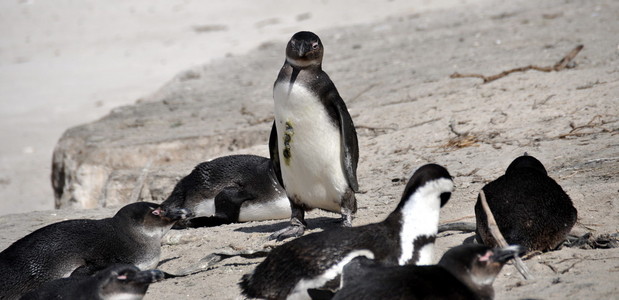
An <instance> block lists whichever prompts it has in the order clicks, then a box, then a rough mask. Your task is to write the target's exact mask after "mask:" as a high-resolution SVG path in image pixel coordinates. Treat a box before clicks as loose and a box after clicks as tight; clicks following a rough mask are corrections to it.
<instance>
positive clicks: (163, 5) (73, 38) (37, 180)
mask: <svg viewBox="0 0 619 300" xmlns="http://www.w3.org/2000/svg"><path fill="white" fill-rule="evenodd" d="M426 2H427V1H420V0H418V1H404V0H397V1H367V0H366V1H332V2H327V1H321V2H317V3H314V2H300V3H297V2H292V1H282V0H269V1H251V0H232V1H181V0H174V1H165V0H152V1H150V0H147V1H144V0H142V1H105V2H101V1H94V0H85V1H77V2H75V1H67V0H59V1H54V2H48V1H36V0H20V1H17V0H15V1H13V0H11V1H2V2H1V3H0V37H1V39H0V128H2V130H1V131H0V140H2V141H3V142H2V145H0V199H1V200H0V215H3V214H10V213H19V212H27V211H32V210H44V209H53V207H54V206H53V204H54V200H53V194H52V189H51V184H50V179H49V177H50V173H51V170H50V166H51V157H52V151H53V148H54V145H55V144H56V142H57V141H58V139H59V138H60V136H61V134H62V133H63V132H64V131H65V130H66V129H67V128H69V127H72V126H76V125H79V124H82V123H86V122H90V121H94V120H96V119H98V118H100V117H102V116H104V115H105V114H107V113H108V112H109V111H110V110H111V109H112V108H114V107H117V106H119V105H127V104H131V103H134V102H135V101H136V100H138V99H141V98H143V97H146V96H147V95H148V94H150V93H153V92H154V91H155V90H156V89H157V88H159V87H160V86H162V85H163V84H164V83H165V82H166V81H168V80H170V79H171V78H172V77H173V76H174V75H175V74H176V73H178V72H180V71H182V70H184V69H187V68H190V67H194V66H197V65H201V64H203V63H207V62H210V61H213V60H215V59H220V58H223V57H225V56H227V55H228V56H229V55H235V54H242V53H246V52H247V51H249V50H251V49H253V48H255V47H257V46H258V45H260V44H261V43H263V42H265V41H269V40H273V39H276V40H281V41H284V40H286V39H287V38H289V37H290V35H291V34H292V33H294V32H296V31H299V30H303V29H311V30H320V29H325V28H330V27H333V26H343V25H353V24H360V23H367V22H370V21H377V20H381V19H383V18H385V17H386V16H389V15H394V14H402V13H419V12H422V11H426V10H430V9H436V8H440V7H452V6H456V7H457V6H460V5H462V4H464V3H466V2H467V1H460V2H458V3H451V2H450V1H434V2H427V3H426Z"/></svg>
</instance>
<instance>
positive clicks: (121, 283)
mask: <svg viewBox="0 0 619 300" xmlns="http://www.w3.org/2000/svg"><path fill="white" fill-rule="evenodd" d="M163 277H164V274H163V272H161V271H159V270H148V271H142V272H140V270H139V269H138V268H137V267H135V266H133V265H123V264H116V265H112V266H110V267H108V268H106V269H104V270H101V271H99V272H97V273H96V274H95V275H92V276H71V277H67V278H61V279H56V280H53V281H49V282H46V283H44V284H43V285H41V287H39V288H38V289H36V290H34V291H31V292H29V293H27V294H26V295H24V296H23V297H22V298H21V300H47V299H74V300H105V299H127V298H123V296H125V297H126V296H127V295H131V296H133V297H135V298H131V299H137V298H138V296H139V297H140V298H141V297H143V296H144V294H145V293H146V290H147V289H148V286H149V285H150V284H151V283H153V282H156V281H159V280H161V279H163ZM114 297H117V298H114Z"/></svg>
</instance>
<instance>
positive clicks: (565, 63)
mask: <svg viewBox="0 0 619 300" xmlns="http://www.w3.org/2000/svg"><path fill="white" fill-rule="evenodd" d="M583 47H584V46H583V45H578V46H576V47H575V48H574V49H572V51H570V52H569V53H568V54H567V55H565V56H564V57H563V58H561V60H559V61H558V62H557V63H556V64H554V65H553V66H546V67H540V66H535V65H528V66H526V67H519V68H514V69H511V70H507V71H503V72H501V73H499V74H495V75H491V76H484V75H482V74H460V73H458V72H455V73H453V74H451V75H449V78H467V77H473V78H481V79H482V80H483V81H484V83H488V82H491V81H494V80H497V79H499V78H503V77H505V76H507V75H509V74H511V73H515V72H526V71H529V70H536V71H540V72H552V71H555V72H558V71H561V70H563V69H565V68H570V67H571V64H570V62H571V61H572V60H573V59H574V57H576V55H578V52H580V50H582V48H583Z"/></svg>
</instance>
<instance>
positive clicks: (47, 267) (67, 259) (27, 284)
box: [0, 202, 188, 299]
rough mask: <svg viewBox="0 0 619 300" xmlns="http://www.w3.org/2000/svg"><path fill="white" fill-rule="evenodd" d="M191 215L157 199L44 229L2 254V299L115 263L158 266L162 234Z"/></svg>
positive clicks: (0, 280) (148, 267) (143, 268)
mask: <svg viewBox="0 0 619 300" xmlns="http://www.w3.org/2000/svg"><path fill="white" fill-rule="evenodd" d="M187 215H188V211H187V210H184V209H183V210H168V211H164V210H162V209H161V208H160V207H159V205H157V204H155V203H148V202H136V203H131V204H128V205H126V206H124V207H123V208H121V209H120V210H119V211H118V212H117V213H116V215H114V217H112V218H107V219H101V220H69V221H63V222H58V223H54V224H51V225H47V226H45V227H43V228H40V229H38V230H36V231H34V232H32V233H30V234H29V235H27V236H25V237H23V238H21V239H19V240H17V241H16V242H15V243H13V244H12V245H11V246H9V247H8V248H6V249H5V250H4V251H2V252H1V253H0V270H2V276H1V277H0V298H7V299H14V298H17V297H18V296H20V295H22V294H24V293H26V292H28V291H30V290H33V289H35V288H37V287H39V286H40V285H41V284H42V283H44V282H47V281H51V280H54V279H58V278H62V277H67V276H69V275H90V274H93V273H95V272H96V271H98V270H101V269H104V268H106V267H108V266H110V265H112V264H116V263H122V264H133V265H135V266H137V267H138V268H140V269H142V270H146V269H153V268H155V267H156V266H157V263H159V256H160V253H161V238H162V237H163V235H165V234H166V233H167V232H168V231H169V230H170V228H171V227H172V225H173V224H174V222H176V221H177V220H179V219H182V218H185V217H187Z"/></svg>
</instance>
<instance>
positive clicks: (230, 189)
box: [161, 155, 290, 227]
mask: <svg viewBox="0 0 619 300" xmlns="http://www.w3.org/2000/svg"><path fill="white" fill-rule="evenodd" d="M285 197H286V193H285V191H284V188H283V187H282V186H281V185H280V184H279V182H278V180H277V178H276V177H275V171H274V170H273V164H272V162H271V160H270V159H269V158H266V157H261V156H256V155H229V156H223V157H218V158H216V159H213V160H211V161H207V162H203V163H200V164H198V165H197V166H196V167H195V168H194V169H193V170H192V171H191V173H189V175H187V176H185V177H183V178H182V179H181V180H180V181H179V182H178V183H177V184H176V186H175V187H174V189H173V190H172V193H170V195H169V196H168V198H167V199H166V200H165V201H164V202H163V203H162V204H161V206H162V208H164V209H181V208H186V209H189V210H191V211H192V212H193V213H194V217H193V218H191V219H187V220H183V221H181V222H179V223H178V224H177V225H176V227H208V226H216V225H221V224H229V223H235V222H239V221H243V222H246V221H257V220H267V219H273V218H278V215H277V214H275V215H270V214H266V215H264V216H262V218H260V216H258V217H255V218H251V219H241V220H239V215H240V212H241V209H242V208H243V207H245V206H248V205H270V204H272V202H275V201H280V199H283V200H284V201H287V200H286V199H285ZM208 201H212V202H214V203H212V204H210V205H212V206H214V209H213V211H212V212H208V213H207V212H205V211H201V210H200V209H199V208H200V207H205V206H209V205H206V202H208ZM287 211H288V213H287V214H281V213H279V215H281V216H279V218H286V217H288V215H289V214H290V212H289V209H288V208H287Z"/></svg>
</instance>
